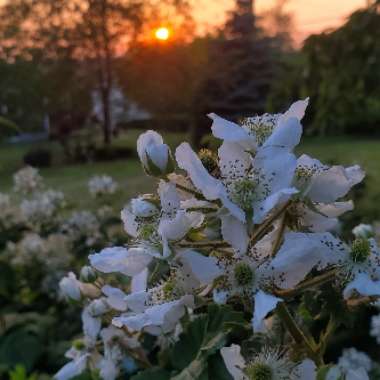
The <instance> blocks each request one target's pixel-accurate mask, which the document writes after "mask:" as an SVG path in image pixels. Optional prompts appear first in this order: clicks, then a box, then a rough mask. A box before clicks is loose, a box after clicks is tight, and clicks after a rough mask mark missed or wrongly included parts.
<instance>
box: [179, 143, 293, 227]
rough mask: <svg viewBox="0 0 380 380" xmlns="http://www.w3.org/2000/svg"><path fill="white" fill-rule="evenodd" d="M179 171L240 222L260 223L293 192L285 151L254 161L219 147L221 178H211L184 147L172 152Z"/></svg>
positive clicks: (260, 154)
mask: <svg viewBox="0 0 380 380" xmlns="http://www.w3.org/2000/svg"><path fill="white" fill-rule="evenodd" d="M176 159H177V163H178V165H179V167H181V168H182V169H184V170H186V171H187V173H188V174H189V176H190V178H191V180H192V182H193V184H194V186H195V187H196V188H197V189H199V190H200V191H201V192H202V194H203V195H204V197H205V198H206V199H208V200H210V201H212V200H217V199H220V200H221V201H222V203H223V205H224V207H225V208H226V209H228V211H229V212H230V213H231V215H233V216H234V217H235V218H237V219H238V220H239V221H241V222H243V223H244V222H245V221H246V216H247V218H248V219H247V221H248V222H251V223H261V222H262V221H263V219H264V218H265V217H266V215H267V214H268V213H269V212H270V211H271V210H272V209H273V208H274V207H275V206H276V205H278V204H280V203H283V202H285V201H286V200H288V199H289V198H290V197H291V196H292V195H293V194H295V193H297V190H296V189H294V188H292V187H291V182H292V178H293V174H294V170H295V168H296V158H295V156H294V155H293V154H291V153H289V152H288V151H286V150H281V151H276V153H274V152H273V151H272V150H271V149H263V150H260V151H259V152H258V153H257V154H256V155H255V157H253V158H252V157H251V156H250V155H249V154H248V153H247V152H245V151H243V150H239V149H233V148H232V146H229V145H228V144H226V143H225V144H223V146H222V147H221V148H220V149H219V160H220V163H219V166H220V170H221V178H220V179H217V178H215V177H212V176H211V175H210V174H209V173H208V172H207V170H206V169H205V168H204V166H203V164H202V162H201V161H200V159H199V158H198V156H197V155H196V154H195V153H194V152H193V151H192V150H191V148H190V146H189V145H188V144H187V143H183V144H181V145H180V146H179V147H178V148H177V150H176Z"/></svg>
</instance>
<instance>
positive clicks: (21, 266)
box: [0, 166, 125, 380]
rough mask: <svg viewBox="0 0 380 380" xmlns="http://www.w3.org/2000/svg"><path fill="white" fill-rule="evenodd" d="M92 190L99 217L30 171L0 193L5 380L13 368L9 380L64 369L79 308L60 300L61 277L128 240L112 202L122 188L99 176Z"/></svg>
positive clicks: (0, 370)
mask: <svg viewBox="0 0 380 380" xmlns="http://www.w3.org/2000/svg"><path fill="white" fill-rule="evenodd" d="M88 186H89V196H90V195H91V196H92V197H93V201H94V204H95V205H96V209H97V211H96V212H91V211H87V210H81V209H79V208H77V207H76V206H75V205H74V204H70V203H68V202H67V201H66V200H65V196H64V194H63V193H62V192H60V191H56V190H53V189H48V188H46V185H45V183H44V179H43V178H42V177H41V175H40V174H39V172H38V170H37V169H35V168H32V167H30V166H27V167H25V168H23V169H21V170H20V171H19V172H17V173H16V174H15V175H14V188H13V192H12V193H11V194H0V209H1V213H0V303H1V309H0V320H1V325H0V332H1V335H0V378H8V377H7V375H6V374H7V373H8V372H9V371H10V372H9V377H10V378H14V379H19V380H23V379H26V378H28V377H27V376H26V373H32V372H36V373H37V372H38V373H39V375H38V378H39V379H40V378H42V377H41V376H42V374H41V373H42V372H45V373H54V372H56V371H57V369H58V368H59V366H62V365H63V363H64V361H63V354H64V352H65V351H66V350H67V348H68V346H69V341H70V339H71V338H73V337H74V336H75V335H77V334H78V333H79V332H80V318H78V306H77V305H69V306H68V305H66V304H65V302H63V299H62V297H61V296H60V292H59V281H60V279H61V278H62V277H63V276H64V274H65V273H66V272H67V271H68V270H69V269H72V270H79V269H80V268H81V266H82V265H83V263H84V262H85V259H86V255H87V254H88V252H89V251H96V250H98V249H100V248H104V246H106V245H107V244H110V243H111V244H118V243H119V244H120V243H124V242H125V239H124V237H123V236H122V234H121V229H120V232H119V231H118V226H119V224H120V223H119V217H118V215H117V214H115V212H114V210H113V209H112V208H111V207H110V206H109V204H108V203H109V198H110V197H112V196H113V194H115V193H116V191H117V184H116V183H115V182H114V181H113V179H112V178H110V177H108V176H97V177H94V178H92V179H91V180H90V181H89V184H88ZM31 378H33V376H31ZM35 378H37V374H35Z"/></svg>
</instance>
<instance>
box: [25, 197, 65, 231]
mask: <svg viewBox="0 0 380 380" xmlns="http://www.w3.org/2000/svg"><path fill="white" fill-rule="evenodd" d="M64 205H65V199H64V195H63V193H62V192H60V191H55V190H47V191H45V192H43V193H38V194H35V196H34V197H33V198H32V199H24V200H23V201H22V202H21V204H20V210H21V213H22V215H23V217H24V218H25V219H26V220H27V222H28V223H29V224H31V225H32V226H34V225H42V224H46V223H48V222H50V221H52V220H53V218H54V217H55V216H56V214H57V212H58V210H59V209H60V208H62V207H63V206H64Z"/></svg>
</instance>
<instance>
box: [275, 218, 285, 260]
mask: <svg viewBox="0 0 380 380" xmlns="http://www.w3.org/2000/svg"><path fill="white" fill-rule="evenodd" d="M285 228H286V215H283V216H282V218H281V222H280V227H279V229H278V232H277V236H276V240H275V241H274V244H273V248H272V257H274V256H276V254H277V252H278V250H279V249H280V246H281V243H282V238H283V236H284V232H285Z"/></svg>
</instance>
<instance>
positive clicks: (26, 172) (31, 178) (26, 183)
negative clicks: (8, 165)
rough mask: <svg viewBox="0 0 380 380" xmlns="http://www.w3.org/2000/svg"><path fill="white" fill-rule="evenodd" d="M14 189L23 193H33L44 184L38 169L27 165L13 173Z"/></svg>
mask: <svg viewBox="0 0 380 380" xmlns="http://www.w3.org/2000/svg"><path fill="white" fill-rule="evenodd" d="M13 183H14V190H15V191H17V192H20V193H23V194H29V193H33V192H34V191H36V190H37V189H40V188H41V187H42V185H43V179H42V177H41V176H40V174H39V172H38V169H35V168H33V167H31V166H26V167H25V168H23V169H20V170H19V171H18V172H17V173H15V174H14V175H13Z"/></svg>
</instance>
